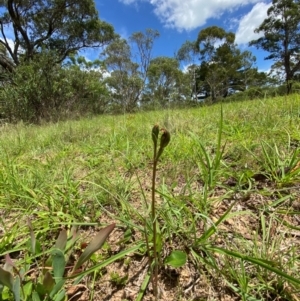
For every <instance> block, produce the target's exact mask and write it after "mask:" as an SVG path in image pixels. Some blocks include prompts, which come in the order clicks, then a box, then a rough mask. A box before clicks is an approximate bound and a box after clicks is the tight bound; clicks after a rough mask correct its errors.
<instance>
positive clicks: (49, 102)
mask: <svg viewBox="0 0 300 301" xmlns="http://www.w3.org/2000/svg"><path fill="white" fill-rule="evenodd" d="M0 8H1V11H2V15H1V17H0V31H1V34H0V36H1V40H0V68H1V69H0V81H1V89H0V118H1V120H3V121H4V122H19V121H23V122H25V123H40V122H41V121H57V120H62V119H66V118H77V117H80V116H86V115H93V114H104V113H124V112H135V111H137V110H153V109H160V108H165V107H170V106H171V107H180V106H194V105H197V104H199V103H209V104H211V103H215V102H218V101H227V100H230V101H235V100H246V99H255V98H263V97H266V96H267V97H272V96H277V95H284V94H290V93H293V92H297V91H298V89H299V88H300V83H299V69H300V56H299V47H300V29H299V20H300V10H299V9H300V2H299V1H293V0H273V1H272V6H271V7H270V8H269V10H268V15H267V18H266V19H265V20H264V21H263V23H262V24H261V25H260V26H259V27H258V28H257V29H256V30H255V31H256V32H259V33H262V37H261V38H259V39H257V40H254V41H251V42H250V45H252V46H255V47H257V48H261V49H263V50H265V51H267V52H268V53H269V55H268V56H267V57H266V59H268V60H272V62H273V65H272V68H271V70H270V72H269V73H266V72H260V71H259V70H258V67H257V66H256V58H255V56H254V55H253V54H252V53H251V52H250V51H248V50H247V51H243V50H241V49H240V48H239V47H238V46H237V44H236V43H235V34H234V33H232V32H227V31H226V30H224V29H223V28H220V27H217V26H211V27H207V28H204V29H202V30H201V31H200V32H199V34H198V37H197V39H196V40H195V41H186V42H185V43H184V44H183V45H181V47H180V49H179V50H178V52H177V53H175V54H174V57H165V56H157V57H153V55H152V49H153V45H154V43H155V41H156V40H157V39H158V38H159V32H158V31H157V30H155V29H147V30H145V31H141V32H135V33H132V34H131V36H130V37H129V38H128V39H127V40H125V39H123V38H121V37H120V35H118V34H117V33H116V32H115V30H114V27H113V26H112V25H111V24H108V23H107V22H104V21H102V20H100V19H99V14H98V11H97V10H96V8H95V3H94V0H83V1H80V2H78V1H75V0H67V1H65V0H64V1H62V0H46V1H18V0H3V1H0ZM8 32H10V33H11V32H13V35H14V39H13V43H11V40H10V39H8V37H7V36H8ZM88 48H96V49H99V58H98V59H97V60H94V61H88V60H87V59H86V58H85V57H83V56H82V55H81V54H80V51H82V50H84V49H88Z"/></svg>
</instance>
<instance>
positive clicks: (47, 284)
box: [43, 271, 55, 293]
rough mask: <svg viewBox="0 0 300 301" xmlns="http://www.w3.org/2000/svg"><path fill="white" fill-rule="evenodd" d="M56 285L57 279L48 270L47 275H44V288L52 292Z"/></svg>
mask: <svg viewBox="0 0 300 301" xmlns="http://www.w3.org/2000/svg"><path fill="white" fill-rule="evenodd" d="M54 285H55V281H54V279H53V277H52V275H51V274H50V273H49V272H48V271H47V272H46V274H45V276H44V279H43V286H44V289H45V291H46V292H47V293H50V292H51V291H52V289H53V287H54Z"/></svg>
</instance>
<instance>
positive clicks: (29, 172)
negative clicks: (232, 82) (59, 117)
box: [0, 95, 300, 300]
mask: <svg viewBox="0 0 300 301" xmlns="http://www.w3.org/2000/svg"><path fill="white" fill-rule="evenodd" d="M221 111H222V112H223V114H222V115H223V117H221ZM155 123H158V124H159V125H160V126H161V127H165V128H167V129H168V130H169V132H170V133H171V142H170V144H169V146H168V147H167V148H166V149H165V151H164V153H163V155H162V157H161V158H160V161H159V164H158V170H157V183H156V189H157V220H158V222H159V225H160V231H161V236H162V243H163V246H162V250H161V252H160V253H161V257H162V261H163V260H164V258H166V257H167V256H168V255H169V254H170V252H171V251H172V250H175V249H176V250H182V251H184V252H186V254H187V255H188V262H187V263H186V264H185V266H183V267H181V268H177V269H174V268H172V267H169V266H166V265H162V266H161V268H160V271H159V283H160V286H161V288H160V289H161V291H162V294H163V293H165V295H162V297H161V298H162V299H163V300H223V299H222V298H225V297H226V296H227V298H231V299H232V300H299V299H300V276H299V275H300V257H299V247H300V243H299V236H300V220H299V214H300V193H299V189H300V187H299V180H300V166H298V165H297V164H298V163H299V160H300V97H299V96H298V95H291V96H289V97H287V98H286V97H282V98H273V99H264V100H258V101H248V102H241V103H237V102H235V103H226V104H223V106H222V109H221V105H220V104H218V105H213V106H207V107H199V108H193V109H181V110H165V111H157V112H145V113H137V114H132V115H120V116H100V117H93V118H90V119H82V120H77V121H68V122H63V123H57V124H49V125H44V126H39V127H38V126H24V125H23V124H18V125H5V126H2V127H1V128H0V171H1V173H0V258H1V256H4V255H5V254H7V253H10V254H11V257H12V258H13V261H14V263H15V265H16V266H17V267H22V266H24V265H26V263H27V264H30V266H31V268H32V270H34V269H36V268H37V266H38V265H42V263H43V256H41V257H38V258H37V259H35V260H34V261H32V260H29V259H28V258H27V255H26V254H27V253H26V252H27V250H28V241H29V238H30V234H29V233H30V232H29V228H28V225H27V222H26V221H27V219H28V218H29V219H30V220H31V223H32V227H33V229H34V232H35V235H36V238H37V240H38V241H39V242H40V243H41V245H42V246H44V248H45V249H47V248H49V247H50V246H52V245H53V243H54V242H55V240H56V238H57V235H58V233H59V231H60V229H61V228H62V227H66V228H70V227H71V225H74V224H76V225H78V226H79V227H80V229H81V231H82V235H81V237H82V238H81V240H80V241H83V242H85V241H90V240H91V237H92V236H93V231H94V230H95V229H97V228H99V227H103V226H104V225H107V224H109V223H112V222H116V223H117V226H116V230H115V231H114V232H113V233H112V234H111V236H110V237H109V239H108V242H107V243H106V247H105V248H104V249H103V250H102V251H101V252H99V253H97V254H95V255H94V256H93V257H92V258H91V261H92V262H93V263H94V265H96V267H91V266H87V267H86V272H83V275H82V276H84V275H85V277H89V279H90V288H91V287H92V288H93V290H95V293H94V295H93V294H91V295H90V300H93V299H94V300H97V299H96V297H95V296H96V295H97V294H96V291H97V286H98V287H99V286H100V287H101V286H104V287H105V288H106V289H105V290H106V292H107V293H108V291H110V290H111V291H112V292H113V293H111V295H110V296H115V295H113V294H117V292H118V291H123V290H124V289H125V290H126V287H127V288H128V289H130V291H133V293H132V294H133V298H134V300H138V298H142V295H143V294H144V296H145V298H146V299H145V300H149V299H147V298H149V296H151V286H149V288H148V289H146V290H145V292H143V294H142V293H141V288H143V287H144V286H145V281H146V280H147V281H148V280H149V279H148V278H147V277H149V276H147V274H145V268H144V269H142V268H141V266H142V265H141V262H142V259H143V258H146V257H147V254H146V252H147V248H146V245H145V235H146V236H147V235H148V236H149V238H150V236H151V231H150V228H151V224H150V223H151V222H150V219H149V218H150V209H151V208H150V203H151V176H152V175H151V171H152V155H153V154H152V151H153V145H152V139H151V129H152V127H153V125H154V124H155ZM145 224H146V226H145ZM78 249H80V245H78ZM130 252H131V253H130ZM26 258H27V261H26ZM100 259H101V263H99V260H100ZM103 262H104V263H103ZM32 273H33V272H32V271H31V273H28V275H26V277H28V278H26V277H25V278H26V279H27V280H26V279H25V280H26V281H27V282H28V281H30V280H29V279H30V277H33V276H32ZM136 274H137V275H138V277H139V278H140V281H141V282H139V283H138V284H137V283H136V282H134V281H133V280H132V281H131V280H130V279H132V277H133V276H134V275H136ZM145 279H146V280H145ZM144 280H145V281H144ZM143 281H144V283H143ZM133 283H135V284H133ZM135 286H136V287H135ZM98 290H99V289H98ZM134 292H136V293H134ZM138 293H139V294H138ZM99 294H100V292H99ZM101 294H102V295H101V296H104V295H103V292H102V293H101ZM116 296H117V295H116ZM9 298H10V299H9ZM11 298H12V297H11V296H10V295H9V293H8V294H7V300H12V299H11ZM103 298H104V297H103ZM115 298H117V299H118V297H115ZM122 298H123V299H124V300H125V299H126V298H127V297H126V296H122ZM122 298H121V297H120V299H119V300H121V299H122ZM193 298H194V299H193ZM195 298H196V299H195ZM197 298H198V299H197ZM117 299H116V300H117ZM128 299H130V298H129V297H128ZM0 300H1V298H0ZM99 300H102V299H99ZM224 300H225V299H224Z"/></svg>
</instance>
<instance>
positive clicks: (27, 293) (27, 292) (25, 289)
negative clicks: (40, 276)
mask: <svg viewBox="0 0 300 301" xmlns="http://www.w3.org/2000/svg"><path fill="white" fill-rule="evenodd" d="M32 286H33V282H32V281H29V282H27V283H26V284H25V285H24V286H23V292H24V295H25V297H26V298H27V297H29V296H31V294H32Z"/></svg>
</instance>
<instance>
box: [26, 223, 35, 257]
mask: <svg viewBox="0 0 300 301" xmlns="http://www.w3.org/2000/svg"><path fill="white" fill-rule="evenodd" d="M27 223H28V227H29V232H30V246H31V252H32V254H33V255H35V254H36V250H35V248H36V238H35V235H34V232H33V227H32V224H31V222H30V220H29V219H28V220H27Z"/></svg>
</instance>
